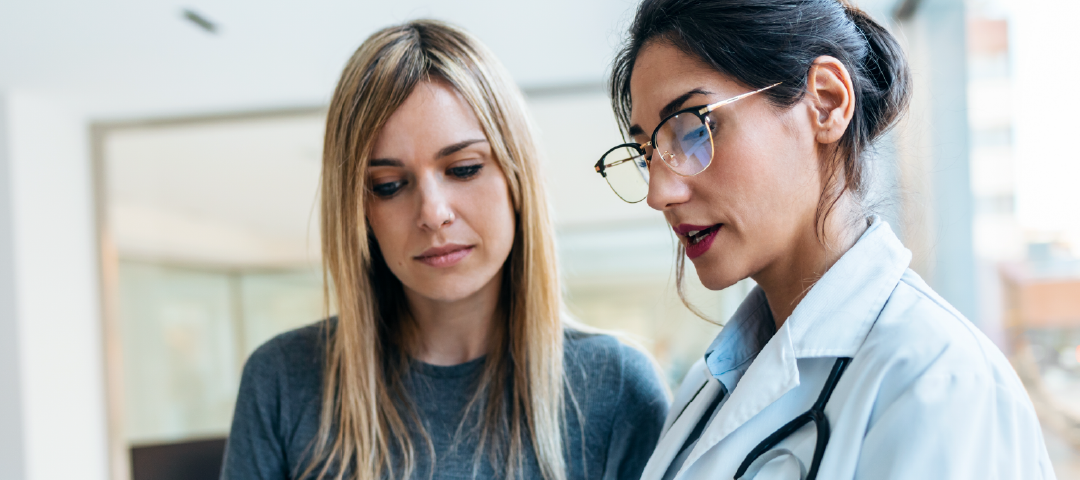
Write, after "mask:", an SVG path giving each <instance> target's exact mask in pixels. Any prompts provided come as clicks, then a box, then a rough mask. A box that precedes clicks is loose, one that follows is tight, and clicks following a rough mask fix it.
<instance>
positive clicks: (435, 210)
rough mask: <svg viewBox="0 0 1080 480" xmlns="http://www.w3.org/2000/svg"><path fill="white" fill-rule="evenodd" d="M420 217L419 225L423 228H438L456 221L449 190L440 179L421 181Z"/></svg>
mask: <svg viewBox="0 0 1080 480" xmlns="http://www.w3.org/2000/svg"><path fill="white" fill-rule="evenodd" d="M420 184H421V185H420V189H419V190H420V217H419V219H418V220H417V226H419V227H420V228H421V229H427V230H438V229H440V228H442V227H445V226H448V225H450V224H452V223H454V209H453V208H452V207H451V203H450V198H449V196H448V194H449V192H447V191H446V189H445V188H444V187H443V186H442V185H440V183H439V182H438V181H435V180H426V181H421V182H420Z"/></svg>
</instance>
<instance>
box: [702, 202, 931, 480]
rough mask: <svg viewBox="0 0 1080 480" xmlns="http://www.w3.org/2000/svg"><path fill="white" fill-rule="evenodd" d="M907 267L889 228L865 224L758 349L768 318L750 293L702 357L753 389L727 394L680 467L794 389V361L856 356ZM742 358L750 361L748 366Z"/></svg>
mask: <svg viewBox="0 0 1080 480" xmlns="http://www.w3.org/2000/svg"><path fill="white" fill-rule="evenodd" d="M910 261H911V252H910V251H908V249H906V248H904V246H903V245H902V244H901V243H900V240H898V239H897V238H896V235H894V234H893V232H892V230H891V229H890V228H889V226H888V224H887V223H885V222H884V221H882V220H881V219H879V218H877V217H874V218H872V219H871V225H870V227H869V228H867V230H866V232H864V233H863V234H862V236H861V237H860V238H859V240H858V241H857V242H856V243H855V245H854V246H852V247H851V249H850V250H848V251H847V252H846V253H844V255H843V256H842V257H840V260H838V261H837V262H836V264H834V265H833V266H832V268H830V269H829V270H828V271H827V272H825V275H823V276H822V277H821V279H819V280H818V281H817V283H816V284H815V285H814V286H813V288H811V289H810V291H809V292H808V293H807V294H806V297H805V298H803V300H802V301H801V302H799V305H798V306H796V307H795V311H794V312H792V314H791V316H790V317H789V318H788V319H787V321H785V322H784V324H783V325H782V326H781V327H780V329H779V330H777V331H776V333H775V334H774V335H772V338H769V339H768V342H767V343H766V344H765V345H764V346H763V347H758V346H757V345H759V343H758V342H757V341H756V339H757V338H760V337H758V336H757V335H759V334H760V332H763V331H765V330H766V328H765V326H764V325H761V322H770V323H771V322H773V320H772V315H771V314H769V313H768V312H769V310H768V308H769V307H768V303H767V302H766V300H765V294H764V293H763V292H762V291H761V289H760V288H755V289H754V291H753V292H751V294H750V295H749V296H748V297H747V298H746V300H744V301H743V304H742V305H741V306H740V307H739V309H738V311H737V312H736V313H735V315H734V316H733V317H732V319H731V320H730V321H729V322H728V324H727V325H726V326H725V327H724V329H723V330H722V331H721V333H720V335H719V336H718V337H717V339H716V340H715V341H714V342H713V346H712V347H710V348H709V351H708V352H707V357H706V366H707V369H708V370H709V373H710V374H712V375H713V376H714V377H717V378H718V379H720V376H721V375H723V374H724V373H727V372H730V371H731V370H732V369H740V370H743V371H744V372H745V373H742V375H740V376H741V377H743V378H742V381H740V382H739V384H740V385H741V384H743V383H745V382H747V381H750V382H752V383H753V386H752V388H737V387H736V388H732V389H731V393H730V398H729V399H728V400H727V401H726V402H725V403H724V404H723V405H722V406H721V407H720V411H719V412H717V417H716V419H715V420H714V421H713V422H712V424H711V425H710V426H709V427H708V428H707V429H706V431H705V432H703V433H702V436H701V438H700V439H699V441H698V444H697V445H696V446H695V447H694V450H693V451H692V452H691V453H690V456H689V457H688V458H687V459H686V463H685V464H684V468H686V467H688V466H689V465H691V464H693V463H694V461H696V460H697V459H698V458H700V457H701V455H702V454H704V452H706V451H707V450H708V449H710V448H712V446H713V445H716V443H717V442H719V441H720V440H721V439H723V438H725V437H726V436H727V435H728V434H730V433H731V432H732V431H734V430H735V429H736V428H738V427H739V426H741V425H743V424H744V423H746V422H747V421H749V420H750V419H751V418H753V417H754V416H755V415H757V414H758V413H759V412H761V411H762V410H763V409H765V408H766V407H768V406H769V405H771V404H772V403H773V402H775V401H776V400H778V399H779V398H780V397H782V396H784V394H786V393H787V392H789V391H791V390H792V389H793V388H795V387H797V386H799V377H800V375H799V368H798V362H797V360H798V359H799V358H811V357H853V356H855V352H856V351H858V350H859V348H860V347H861V346H862V344H863V342H864V341H865V340H866V336H867V334H869V333H870V328H871V327H873V325H874V322H875V321H876V320H877V317H878V313H879V312H880V311H881V309H882V308H884V306H885V302H886V301H887V300H888V298H889V296H890V295H891V294H892V291H893V289H894V288H895V287H896V285H897V283H899V281H900V277H901V276H902V275H903V274H904V272H905V271H906V270H907V267H908V264H909V263H910ZM763 312H764V313H763ZM710 359H711V361H710ZM747 360H751V361H750V363H749V365H748V366H746V362H747ZM695 403H696V402H695Z"/></svg>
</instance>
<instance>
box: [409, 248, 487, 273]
mask: <svg viewBox="0 0 1080 480" xmlns="http://www.w3.org/2000/svg"><path fill="white" fill-rule="evenodd" d="M474 248H475V247H474V246H471V245H458V244H455V243H448V244H446V245H443V246H441V247H432V248H429V249H427V250H424V253H421V254H420V255H417V256H415V257H413V258H414V259H416V260H419V261H421V262H423V263H424V264H426V265H428V266H430V267H435V268H446V267H452V266H454V265H457V264H458V263H459V262H461V260H463V259H464V258H465V257H467V256H469V254H470V253H472V251H473V249H474Z"/></svg>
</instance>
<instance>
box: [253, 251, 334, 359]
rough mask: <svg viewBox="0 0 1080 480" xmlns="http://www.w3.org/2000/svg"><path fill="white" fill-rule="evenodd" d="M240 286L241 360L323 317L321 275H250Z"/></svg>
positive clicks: (295, 273) (276, 273) (311, 273)
mask: <svg viewBox="0 0 1080 480" xmlns="http://www.w3.org/2000/svg"><path fill="white" fill-rule="evenodd" d="M240 282H241V283H240V285H241V287H240V293H241V302H242V306H243V308H242V321H243V329H244V350H245V352H244V355H245V356H246V355H250V354H251V352H253V351H255V349H256V348H258V347H259V345H262V344H263V343H265V342H266V341H267V340H270V339H271V338H273V337H274V336H275V335H277V334H279V333H282V332H286V331H289V330H292V329H295V328H299V327H302V326H304V325H308V324H310V323H313V322H316V321H318V320H320V319H322V318H325V317H326V312H325V311H324V310H325V307H324V306H323V291H322V274H321V273H318V272H316V271H306V270H305V271H286V272H268V273H253V274H248V275H244V276H243V277H242V278H241V279H240Z"/></svg>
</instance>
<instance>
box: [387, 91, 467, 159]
mask: <svg viewBox="0 0 1080 480" xmlns="http://www.w3.org/2000/svg"><path fill="white" fill-rule="evenodd" d="M475 138H481V139H482V138H485V137H484V133H483V129H482V128H481V127H480V121H479V120H478V119H477V118H476V115H475V113H473V110H472V108H471V107H470V106H469V105H468V104H467V103H466V102H465V100H464V99H463V98H462V96H461V95H460V94H458V93H457V91H456V90H454V89H453V87H451V86H449V85H447V84H446V83H445V82H437V81H436V82H421V83H420V84H418V85H417V86H416V88H414V89H413V91H412V93H410V94H409V97H408V98H407V99H406V100H405V102H404V103H402V104H401V106H400V107H398V109H397V110H395V111H394V113H393V114H392V115H391V116H390V118H389V119H388V120H387V122H386V124H385V125H384V126H383V128H382V130H381V131H380V132H379V136H378V138H377V139H376V141H375V148H374V151H373V156H374V157H376V158H380V157H386V158H399V159H403V160H404V159H406V158H420V159H424V158H428V157H432V158H433V157H435V156H437V153H438V152H439V151H440V150H441V149H443V148H445V147H446V146H448V145H454V144H457V143H458V142H462V141H465V140H472V139H475Z"/></svg>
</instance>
